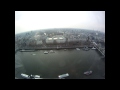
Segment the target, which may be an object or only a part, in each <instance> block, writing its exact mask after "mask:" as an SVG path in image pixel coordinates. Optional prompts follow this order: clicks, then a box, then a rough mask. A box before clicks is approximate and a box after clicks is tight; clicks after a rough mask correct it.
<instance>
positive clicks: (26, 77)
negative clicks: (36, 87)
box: [21, 73, 40, 79]
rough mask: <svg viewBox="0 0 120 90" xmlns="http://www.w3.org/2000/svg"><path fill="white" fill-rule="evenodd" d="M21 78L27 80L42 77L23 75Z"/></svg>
mask: <svg viewBox="0 0 120 90" xmlns="http://www.w3.org/2000/svg"><path fill="white" fill-rule="evenodd" d="M21 76H22V77H23V78H25V79H40V76H39V75H30V76H29V75H27V74H23V73H21Z"/></svg>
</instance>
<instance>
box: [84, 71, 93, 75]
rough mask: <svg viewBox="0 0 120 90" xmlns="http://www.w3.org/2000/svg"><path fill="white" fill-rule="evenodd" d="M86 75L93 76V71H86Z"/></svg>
mask: <svg viewBox="0 0 120 90" xmlns="http://www.w3.org/2000/svg"><path fill="white" fill-rule="evenodd" d="M84 74H85V75H90V74H92V71H86V72H84Z"/></svg>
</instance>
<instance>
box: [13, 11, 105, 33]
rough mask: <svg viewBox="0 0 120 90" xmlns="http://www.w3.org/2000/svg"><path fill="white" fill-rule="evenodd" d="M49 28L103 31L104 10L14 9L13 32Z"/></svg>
mask: <svg viewBox="0 0 120 90" xmlns="http://www.w3.org/2000/svg"><path fill="white" fill-rule="evenodd" d="M49 28H82V29H92V30H93V29H94V30H98V31H103V32H105V11H15V34H17V33H21V32H26V31H31V30H37V29H49Z"/></svg>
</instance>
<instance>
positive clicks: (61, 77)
mask: <svg viewBox="0 0 120 90" xmlns="http://www.w3.org/2000/svg"><path fill="white" fill-rule="evenodd" d="M68 76H69V74H68V73H66V74H62V75H59V76H58V77H59V79H65V77H68Z"/></svg>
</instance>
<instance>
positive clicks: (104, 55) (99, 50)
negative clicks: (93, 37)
mask: <svg viewBox="0 0 120 90" xmlns="http://www.w3.org/2000/svg"><path fill="white" fill-rule="evenodd" d="M93 46H94V47H95V48H96V49H97V50H98V51H99V52H100V53H101V54H102V55H103V56H104V57H105V54H104V53H103V52H102V51H100V49H99V48H98V47H97V46H96V45H95V44H93Z"/></svg>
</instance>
